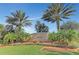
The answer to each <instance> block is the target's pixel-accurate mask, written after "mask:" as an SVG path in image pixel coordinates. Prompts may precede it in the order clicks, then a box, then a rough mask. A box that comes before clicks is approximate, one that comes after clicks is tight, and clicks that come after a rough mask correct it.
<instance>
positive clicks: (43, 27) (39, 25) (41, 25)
mask: <svg viewBox="0 0 79 59" xmlns="http://www.w3.org/2000/svg"><path fill="white" fill-rule="evenodd" d="M35 29H36V31H37V33H39V32H48V31H49V28H48V26H46V25H45V24H44V23H41V22H40V21H37V23H36V24H35Z"/></svg>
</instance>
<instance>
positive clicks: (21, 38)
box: [17, 31, 30, 42]
mask: <svg viewBox="0 0 79 59" xmlns="http://www.w3.org/2000/svg"><path fill="white" fill-rule="evenodd" d="M17 36H18V41H20V42H22V41H26V40H28V39H29V38H30V34H28V33H26V32H23V31H20V32H19V34H17Z"/></svg>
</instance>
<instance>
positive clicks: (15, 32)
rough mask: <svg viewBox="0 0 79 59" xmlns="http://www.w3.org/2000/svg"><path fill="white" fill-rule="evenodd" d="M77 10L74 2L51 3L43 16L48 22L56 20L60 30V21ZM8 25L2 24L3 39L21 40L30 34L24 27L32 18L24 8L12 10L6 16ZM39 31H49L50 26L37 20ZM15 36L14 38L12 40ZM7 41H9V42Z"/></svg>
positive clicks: (29, 23)
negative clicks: (74, 7) (73, 4)
mask: <svg viewBox="0 0 79 59" xmlns="http://www.w3.org/2000/svg"><path fill="white" fill-rule="evenodd" d="M73 12H75V10H74V9H73V6H72V4H64V3H62V4H61V3H53V4H51V5H49V7H48V9H47V10H46V11H45V13H44V14H43V16H42V19H43V20H45V21H48V22H52V23H53V22H56V24H57V29H58V31H60V21H63V19H69V17H70V16H72V15H73ZM6 18H7V19H6V22H7V25H6V26H3V25H0V34H1V35H2V37H1V38H2V39H3V40H4V42H6V39H7V40H8V41H9V42H10V41H11V42H13V41H14V40H16V39H18V38H19V40H21V39H22V38H23V37H25V35H26V36H28V35H27V34H26V33H24V29H23V27H25V26H30V25H31V20H28V16H27V15H26V13H25V12H24V11H22V10H17V11H16V12H12V13H11V15H10V16H6ZM35 28H36V31H37V33H39V32H48V31H49V28H48V26H46V25H45V24H44V23H41V22H39V21H38V22H37V23H36V25H35ZM12 38H13V40H12ZM8 41H7V42H8Z"/></svg>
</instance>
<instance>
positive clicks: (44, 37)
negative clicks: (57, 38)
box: [32, 33, 48, 40]
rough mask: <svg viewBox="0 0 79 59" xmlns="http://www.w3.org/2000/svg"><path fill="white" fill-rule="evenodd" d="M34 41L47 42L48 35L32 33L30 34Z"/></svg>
mask: <svg viewBox="0 0 79 59" xmlns="http://www.w3.org/2000/svg"><path fill="white" fill-rule="evenodd" d="M32 39H34V40H48V33H34V34H32Z"/></svg>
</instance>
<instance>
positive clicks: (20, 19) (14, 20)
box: [7, 10, 31, 32]
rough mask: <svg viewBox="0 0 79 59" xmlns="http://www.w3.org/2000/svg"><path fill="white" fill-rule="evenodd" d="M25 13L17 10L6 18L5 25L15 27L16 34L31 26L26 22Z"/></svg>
mask: <svg viewBox="0 0 79 59" xmlns="http://www.w3.org/2000/svg"><path fill="white" fill-rule="evenodd" d="M27 18H28V16H26V14H25V12H23V11H22V10H18V11H16V12H15V13H14V12H12V13H11V16H7V23H9V24H11V25H13V26H16V30H17V31H16V32H18V31H20V30H21V29H22V27H24V26H29V25H31V21H30V20H27Z"/></svg>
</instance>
